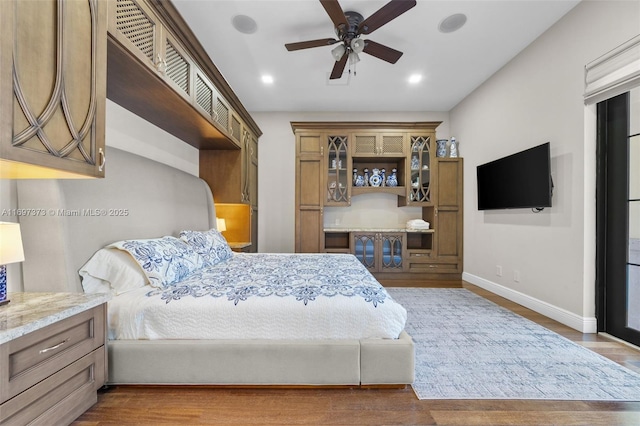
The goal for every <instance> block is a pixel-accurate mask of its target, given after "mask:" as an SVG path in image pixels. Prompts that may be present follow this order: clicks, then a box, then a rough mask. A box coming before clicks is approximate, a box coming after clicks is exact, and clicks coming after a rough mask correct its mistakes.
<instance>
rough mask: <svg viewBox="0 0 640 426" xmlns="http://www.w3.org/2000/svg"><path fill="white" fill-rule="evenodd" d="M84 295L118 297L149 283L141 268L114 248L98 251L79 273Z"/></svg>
mask: <svg viewBox="0 0 640 426" xmlns="http://www.w3.org/2000/svg"><path fill="white" fill-rule="evenodd" d="M79 274H80V276H81V277H82V288H83V289H84V291H85V293H106V292H110V293H112V294H115V295H118V294H122V293H126V292H127V291H131V290H135V289H136V288H141V287H144V286H145V285H147V284H148V283H149V281H148V280H147V276H146V275H145V274H144V272H143V271H142V268H141V267H140V265H139V264H138V262H136V260H135V259H134V258H133V257H131V255H130V254H129V253H127V252H126V251H122V250H119V249H116V248H103V249H100V250H98V251H97V252H96V253H95V254H94V255H93V256H92V257H91V259H89V261H88V262H87V263H85V264H84V265H83V266H82V268H80V271H79Z"/></svg>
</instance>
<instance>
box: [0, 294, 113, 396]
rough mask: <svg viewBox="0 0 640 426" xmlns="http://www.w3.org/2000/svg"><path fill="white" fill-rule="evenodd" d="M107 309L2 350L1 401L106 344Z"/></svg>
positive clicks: (90, 312)
mask: <svg viewBox="0 0 640 426" xmlns="http://www.w3.org/2000/svg"><path fill="white" fill-rule="evenodd" d="M104 321H105V305H100V306H97V307H95V308H93V309H90V310H87V311H84V312H81V313H79V314H77V315H74V316H71V317H69V318H66V319H63V320H61V321H58V322H56V323H54V324H51V325H49V326H46V327H44V328H41V329H39V330H37V331H34V332H32V333H28V334H26V335H24V336H22V337H19V338H17V339H14V340H11V341H9V342H7V343H4V344H3V345H1V346H0V359H1V361H2V367H1V369H2V375H1V378H0V401H6V400H8V399H10V398H12V397H14V396H15V395H18V394H19V393H20V392H23V391H24V390H26V389H28V388H29V387H31V386H33V385H35V384H36V383H38V382H40V381H42V380H43V379H45V378H47V377H48V376H50V375H51V374H52V372H56V371H59V370H61V369H62V368H64V367H66V366H67V365H69V364H71V363H72V362H74V361H76V360H78V359H79V358H81V357H83V356H85V355H86V354H88V353H89V352H91V351H93V350H94V349H96V348H98V347H100V346H103V345H104V343H105V335H104V333H105V322H104Z"/></svg>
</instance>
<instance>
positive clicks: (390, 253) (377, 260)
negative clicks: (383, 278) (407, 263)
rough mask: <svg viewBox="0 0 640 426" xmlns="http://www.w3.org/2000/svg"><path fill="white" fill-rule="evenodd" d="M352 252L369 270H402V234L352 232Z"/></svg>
mask: <svg viewBox="0 0 640 426" xmlns="http://www.w3.org/2000/svg"><path fill="white" fill-rule="evenodd" d="M352 235H353V237H352V240H353V254H354V255H355V256H356V258H357V259H358V260H359V261H360V262H362V264H363V265H364V266H365V267H366V268H367V269H369V270H370V271H371V272H392V271H393V272H402V268H403V266H402V249H403V238H404V236H403V234H402V233H392V232H377V233H368V232H364V233H359V232H354V233H353V234H352Z"/></svg>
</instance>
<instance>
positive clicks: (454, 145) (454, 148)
mask: <svg viewBox="0 0 640 426" xmlns="http://www.w3.org/2000/svg"><path fill="white" fill-rule="evenodd" d="M458 143H459V142H458V141H456V138H451V145H450V146H449V157H451V158H458Z"/></svg>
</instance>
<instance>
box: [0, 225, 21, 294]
mask: <svg viewBox="0 0 640 426" xmlns="http://www.w3.org/2000/svg"><path fill="white" fill-rule="evenodd" d="M22 261H24V251H23V249H22V236H21V235H20V224H18V223H13V222H0V305H4V304H6V303H9V300H8V299H7V264H9V263H15V262H22Z"/></svg>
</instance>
